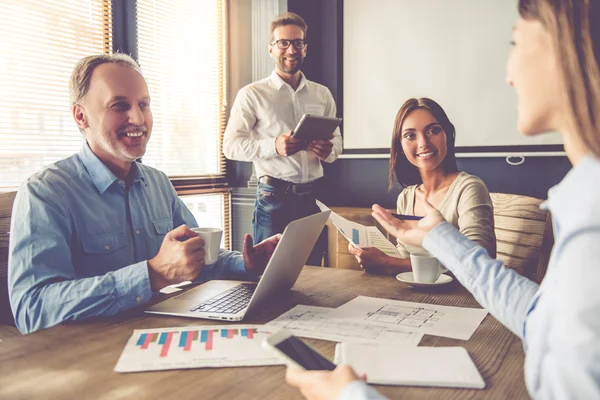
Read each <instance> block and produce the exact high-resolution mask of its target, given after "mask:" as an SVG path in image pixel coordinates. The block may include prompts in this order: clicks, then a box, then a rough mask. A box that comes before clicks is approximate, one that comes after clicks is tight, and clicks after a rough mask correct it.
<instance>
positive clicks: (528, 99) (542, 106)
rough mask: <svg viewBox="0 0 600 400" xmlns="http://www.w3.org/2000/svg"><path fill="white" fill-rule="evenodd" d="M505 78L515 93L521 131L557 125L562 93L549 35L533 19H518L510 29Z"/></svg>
mask: <svg viewBox="0 0 600 400" xmlns="http://www.w3.org/2000/svg"><path fill="white" fill-rule="evenodd" d="M512 44H513V49H512V51H511V53H510V56H509V59H508V63H507V68H506V70H507V71H506V79H507V81H508V83H509V85H511V86H512V87H514V88H515V92H516V94H517V112H518V121H517V125H518V126H517V128H518V130H519V131H520V132H521V133H523V134H524V135H536V134H539V133H543V132H547V131H551V130H556V129H560V128H561V125H562V120H563V119H564V116H563V114H564V113H563V108H562V107H561V104H562V102H563V101H564V93H562V92H563V91H562V90H561V84H560V82H561V80H562V76H561V74H560V68H559V65H558V59H557V57H556V56H555V54H554V50H553V46H552V41H551V37H550V35H549V34H548V32H547V31H546V30H545V29H544V27H543V26H542V24H541V23H540V22H539V21H536V20H531V21H529V20H524V19H519V21H518V22H517V25H516V26H515V28H514V29H513V43H512Z"/></svg>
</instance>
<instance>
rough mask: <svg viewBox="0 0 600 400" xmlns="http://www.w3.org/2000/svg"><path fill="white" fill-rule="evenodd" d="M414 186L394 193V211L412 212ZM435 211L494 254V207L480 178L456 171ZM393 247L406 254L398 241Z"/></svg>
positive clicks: (406, 256)
mask: <svg viewBox="0 0 600 400" xmlns="http://www.w3.org/2000/svg"><path fill="white" fill-rule="evenodd" d="M417 186H418V185H412V186H408V187H407V188H405V189H404V190H403V191H402V193H400V195H399V196H398V203H397V210H398V213H399V214H408V215H414V214H415V213H414V205H415V190H416V188H417ZM438 210H439V211H440V212H441V213H442V215H443V216H444V218H446V220H447V221H448V222H450V223H451V224H452V225H454V227H456V228H457V229H458V230H459V231H460V232H461V233H462V234H463V235H465V236H466V237H468V238H469V239H471V240H472V241H474V242H476V243H477V244H479V245H480V246H482V247H484V248H485V249H486V250H487V251H488V254H489V255H490V256H491V257H493V258H495V257H496V235H495V234H494V209H493V206H492V199H491V198H490V194H489V192H488V190H487V187H486V186H485V183H483V181H482V180H481V179H479V178H478V177H476V176H473V175H469V174H467V173H466V172H460V173H459V174H458V176H457V177H456V179H455V180H454V182H452V184H451V185H450V187H449V188H448V192H447V193H446V195H445V196H444V198H443V199H442V202H441V203H440V205H439V207H438ZM397 247H398V251H399V252H400V255H401V256H402V257H403V258H409V257H410V253H409V252H408V250H407V249H406V247H405V246H404V245H403V244H402V243H401V242H400V240H398V245H397Z"/></svg>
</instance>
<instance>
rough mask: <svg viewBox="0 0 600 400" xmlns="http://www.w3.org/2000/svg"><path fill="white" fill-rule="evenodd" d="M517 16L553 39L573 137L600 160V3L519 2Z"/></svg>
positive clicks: (588, 0) (587, 0) (580, 0)
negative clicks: (573, 129) (534, 23)
mask: <svg viewBox="0 0 600 400" xmlns="http://www.w3.org/2000/svg"><path fill="white" fill-rule="evenodd" d="M519 14H520V15H521V18H523V19H525V20H536V21H539V22H540V23H541V24H542V25H543V26H544V28H545V29H546V31H547V32H548V33H549V34H550V36H551V37H552V41H553V46H554V49H555V50H556V54H557V57H558V59H559V63H560V68H561V70H562V75H563V81H564V82H565V92H566V94H567V102H568V104H567V105H568V109H569V111H570V113H571V117H572V120H573V122H574V123H575V128H576V134H577V135H578V136H579V137H580V138H581V140H582V141H583V143H585V144H586V145H587V146H588V147H589V148H590V150H591V151H592V152H593V153H594V154H595V155H596V156H597V157H600V1H598V0H569V1H566V0H519Z"/></svg>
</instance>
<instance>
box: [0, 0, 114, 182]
mask: <svg viewBox="0 0 600 400" xmlns="http://www.w3.org/2000/svg"><path fill="white" fill-rule="evenodd" d="M0 10H1V11H0V37H1V38H2V40H0V143H1V145H0V190H10V189H14V188H16V187H18V186H19V185H20V184H21V182H23V181H24V180H25V179H27V178H28V177H29V176H30V175H32V174H33V173H35V172H37V171H39V170H40V169H42V167H43V166H45V165H47V164H50V163H52V162H55V161H58V160H60V159H62V158H65V157H67V156H70V155H72V154H74V153H76V152H77V151H78V150H79V148H80V147H81V144H82V141H83V137H82V135H81V133H80V132H79V130H78V129H77V126H76V125H75V122H74V121H73V117H72V116H71V109H70V103H69V77H70V75H71V71H72V69H73V67H74V66H75V63H76V62H77V61H78V60H79V59H80V58H82V57H84V56H88V55H90V54H100V53H110V52H111V50H112V32H111V29H112V18H111V0H44V1H39V0H18V1H15V0H0Z"/></svg>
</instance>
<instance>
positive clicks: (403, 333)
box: [259, 305, 423, 346]
mask: <svg viewBox="0 0 600 400" xmlns="http://www.w3.org/2000/svg"><path fill="white" fill-rule="evenodd" d="M333 310H334V309H333V308H327V307H315V306H304V305H298V306H296V307H294V308H292V309H291V310H289V311H288V312H286V313H284V314H282V315H280V316H279V317H278V318H276V319H274V320H273V321H271V322H269V323H267V324H265V325H263V326H262V327H261V328H260V329H259V331H261V332H269V333H274V332H276V331H278V330H280V329H286V330H289V331H291V332H292V333H293V334H294V335H296V336H301V337H307V338H312V339H321V340H331V341H333V342H341V341H344V342H352V343H389V344H404V345H409V346H417V345H418V344H419V342H420V341H421V338H422V337H423V334H421V333H417V332H409V331H407V330H404V329H402V328H400V327H395V326H390V327H385V326H373V325H370V324H364V323H356V322H349V321H338V320H335V319H332V318H331V317H330V314H331V311H333Z"/></svg>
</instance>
